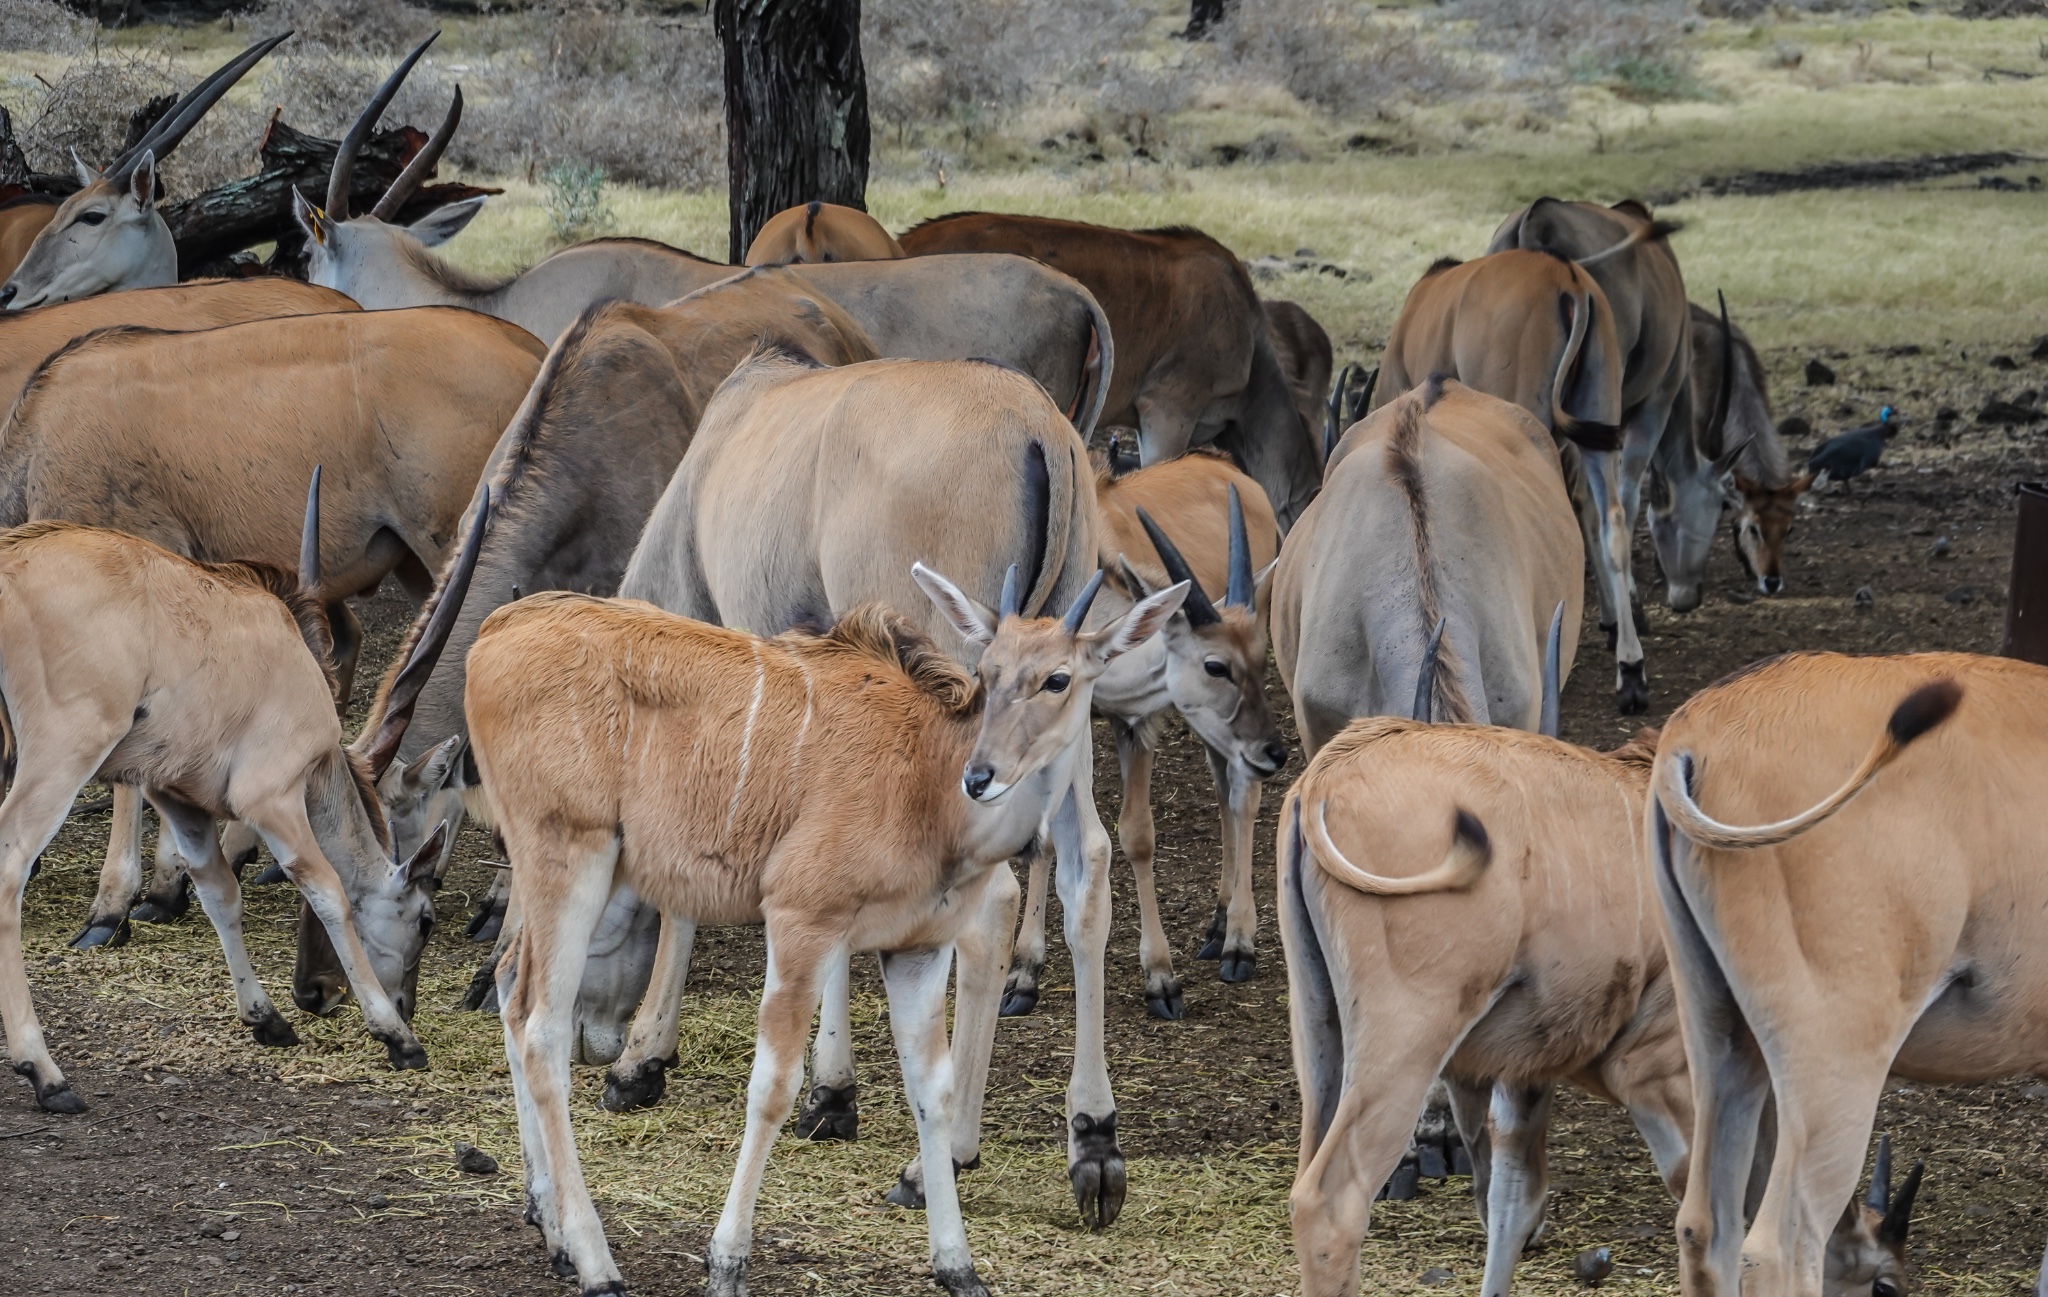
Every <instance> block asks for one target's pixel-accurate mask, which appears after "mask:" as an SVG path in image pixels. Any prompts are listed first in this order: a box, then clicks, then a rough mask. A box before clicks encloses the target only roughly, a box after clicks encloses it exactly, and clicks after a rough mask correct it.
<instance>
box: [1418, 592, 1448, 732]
mask: <svg viewBox="0 0 2048 1297" xmlns="http://www.w3.org/2000/svg"><path fill="white" fill-rule="evenodd" d="M1450 622H1451V619H1450V618H1448V617H1439V618H1437V619H1436V629H1435V630H1433V631H1431V632H1430V633H1429V647H1427V648H1425V649H1423V650H1422V669H1421V670H1420V671H1417V672H1416V673H1415V706H1414V707H1413V708H1412V709H1410V711H1409V713H1408V714H1409V715H1410V716H1412V717H1414V718H1415V719H1416V720H1418V721H1421V722H1422V723H1423V724H1424V725H1429V724H1432V723H1433V722H1434V721H1435V720H1436V655H1437V650H1438V649H1440V648H1442V647H1443V642H1444V627H1446V626H1448V625H1450Z"/></svg>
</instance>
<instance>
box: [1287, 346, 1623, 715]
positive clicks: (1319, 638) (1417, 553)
mask: <svg viewBox="0 0 2048 1297" xmlns="http://www.w3.org/2000/svg"><path fill="white" fill-rule="evenodd" d="M1584 564H1585V558H1584V550H1583V548H1582V542H1581V540H1580V536H1579V528H1578V526H1577V524H1576V523H1574V522H1573V520H1572V515H1571V503H1570V501H1569V500H1568V499H1567V498H1566V497H1565V491H1564V479H1563V477H1562V475H1561V474H1560V472H1559V470H1558V452H1557V447H1556V445H1555V444H1554V443H1553V441H1552V440H1551V437H1550V434H1549V433H1547V432H1546V431H1544V428H1543V425H1542V424H1540V423H1538V422H1537V421H1536V419H1535V418H1534V416H1532V415H1530V414H1529V413H1528V412H1527V411H1525V410H1523V409H1522V408H1520V407H1519V406H1516V405H1513V404H1510V403H1509V402H1506V401H1502V400H1498V399H1496V398H1494V397H1491V396H1487V395H1485V394H1484V393H1482V392H1476V391H1474V390H1472V389H1471V388H1468V387H1466V386H1464V385H1463V384H1462V383H1459V382H1456V381H1450V380H1442V379H1437V378H1432V379H1431V380H1430V381H1429V382H1426V383H1424V384H1423V385H1422V386H1420V387H1417V388H1413V389H1411V390H1410V391H1409V392H1407V393H1406V394H1405V395H1403V396H1401V397H1400V398H1399V399H1397V400H1396V401H1394V402H1393V403H1392V404H1390V405H1383V406H1381V407H1380V409H1379V410H1378V411H1376V412H1375V413H1374V414H1372V415H1371V416H1369V417H1368V418H1367V419H1365V420H1364V421H1363V422H1361V423H1358V424H1355V425H1353V426H1352V428H1351V429H1350V431H1348V432H1347V433H1345V435H1344V438H1343V440H1342V441H1340V442H1339V443H1338V445H1337V450H1336V454H1335V455H1333V456H1332V457H1331V461H1330V475H1329V480H1328V481H1327V482H1326V483H1325V485H1324V487H1323V493H1322V494H1321V495H1320V496H1318V497H1317V499H1316V503H1315V504H1313V505H1311V506H1310V507H1309V510H1308V512H1307V513H1304V514H1303V515H1302V520H1301V522H1300V523H1299V524H1298V525H1297V526H1296V528H1295V532H1294V534H1293V535H1292V536H1290V537H1289V539H1288V543H1287V544H1286V545H1285V546H1284V547H1283V548H1282V549H1281V552H1280V566H1279V569H1278V572H1277V573H1276V575H1275V577H1274V583H1275V589H1274V595H1273V609H1272V623H1273V650H1274V657H1275V659H1276V661H1277V662H1278V664H1279V668H1280V678H1281V679H1282V680H1283V681H1285V682H1286V685H1287V690H1288V693H1289V695H1290V696H1291V697H1292V699H1293V702H1294V718H1295V725H1296V726H1297V727H1298V728H1299V729H1300V731H1301V740H1302V744H1303V746H1304V747H1306V748H1307V750H1308V751H1309V752H1310V753H1311V754H1313V753H1314V752H1316V751H1318V750H1319V749H1320V748H1321V747H1322V746H1323V745H1324V744H1325V743H1328V742H1329V741H1330V740H1331V739H1332V738H1334V737H1335V736H1336V734H1337V732H1338V731H1339V730H1341V729H1343V728H1344V727H1345V726H1346V725H1347V724H1349V723H1350V722H1351V721H1353V720H1355V719H1357V718H1359V717H1363V716H1386V715H1395V716H1406V715H1410V714H1412V713H1413V711H1414V708H1413V707H1411V704H1410V701H1409V700H1410V698H1411V696H1412V695H1413V692H1414V690H1415V685H1416V681H1417V679H1418V678H1421V676H1422V662H1423V660H1424V656H1425V652H1426V646H1428V645H1429V644H1431V643H1432V642H1433V640H1432V628H1434V627H1437V626H1438V625H1439V624H1447V631H1446V633H1445V635H1444V638H1443V642H1442V646H1441V652H1442V662H1443V668H1442V670H1441V671H1439V672H1437V673H1436V674H1435V676H1434V677H1433V684H1432V689H1431V695H1430V698H1429V699H1428V700H1427V705H1428V711H1429V716H1427V717H1425V718H1424V719H1430V718H1434V719H1438V720H1448V721H1456V722H1469V723H1474V724H1481V725H1487V724H1491V725H1508V726H1513V727H1516V728H1520V729H1534V728H1535V727H1536V725H1537V723H1538V721H1539V720H1540V719H1541V715H1542V702H1543V699H1542V688H1541V683H1542V664H1543V643H1544V628H1545V627H1546V626H1547V625H1548V624H1549V623H1550V622H1551V620H1552V618H1553V615H1554V614H1555V612H1556V610H1557V609H1558V608H1559V607H1560V606H1561V607H1562V608H1563V613H1562V616H1563V632H1562V633H1563V650H1562V651H1563V659H1562V660H1563V669H1564V671H1565V673H1566V674H1569V673H1570V671H1571V663H1572V659H1573V656H1574V654H1575V653H1576V652H1577V648H1578V628H1579V613H1580V609H1581V600H1582V598H1583V582H1584V577H1583V575H1582V573H1583V571H1584Z"/></svg>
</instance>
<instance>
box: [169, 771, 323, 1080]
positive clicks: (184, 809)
mask: <svg viewBox="0 0 2048 1297" xmlns="http://www.w3.org/2000/svg"><path fill="white" fill-rule="evenodd" d="M149 802H150V805H151V806H153V807H155V808H156V815H157V822H158V824H160V825H161V826H162V827H161V829H160V830H159V832H161V834H162V835H163V836H164V837H166V838H170V837H175V838H176V846H177V849H178V854H179V855H180V856H182V857H183V858H184V859H185V860H186V862H187V863H188V866H189V868H190V870H191V874H192V887H193V890H194V891H196V892H198V893H199V907H200V908H201V909H202V910H204V911H205V912H206V917H207V920H208V921H209V922H211V923H212V924H213V931H214V935H215V936H217V937H219V938H220V950H221V954H222V955H223V956H225V957H226V959H227V962H228V974H229V976H230V977H232V978H233V979H234V985H235V1008H236V1010H237V1011H238V1012H239V1014H240V1016H241V1019H242V1025H243V1026H245V1027H247V1028H249V1033H250V1035H252V1036H253V1037H255V1040H256V1043H257V1044H259V1045H263V1046H267V1047H269V1048H273V1049H282V1048H286V1047H288V1046H292V1045H296V1044H298V1043H299V1034H298V1033H297V1032H295V1031H293V1030H292V1026H291V1024H290V1023H288V1022H286V1021H285V1020H284V1015H283V1014H281V1013H279V1012H278V1011H277V1006H276V1005H274V1004H272V1003H271V1002H270V996H269V995H267V994H265V993H264V990H263V983H262V982H261V981H260V980H259V979H258V978H257V976H256V967H255V965H254V964H252V963H251V962H250V960H249V948H248V945H247V944H246V943H245V941H244V940H243V936H242V885H241V883H240V882H239V881H238V880H237V879H236V878H235V871H234V870H232V869H230V868H229V867H228V862H227V858H226V857H225V856H223V855H222V854H221V850H220V840H219V838H218V837H216V836H215V833H214V823H213V816H211V815H209V814H207V813H206V812H205V811H203V810H200V809H199V808H198V807H196V806H189V805H186V804H184V803H181V802H177V801H173V800H171V799H170V798H168V797H166V796H165V795H164V794H163V793H160V792H158V793H153V794H151V795H150V799H149Z"/></svg>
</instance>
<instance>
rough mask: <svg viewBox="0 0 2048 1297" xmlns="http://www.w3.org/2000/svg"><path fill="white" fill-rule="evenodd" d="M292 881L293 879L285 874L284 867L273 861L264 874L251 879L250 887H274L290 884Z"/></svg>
mask: <svg viewBox="0 0 2048 1297" xmlns="http://www.w3.org/2000/svg"><path fill="white" fill-rule="evenodd" d="M290 881H291V879H290V878H289V877H288V876H286V874H285V872H284V866H283V865H280V864H278V863H277V862H276V861H275V860H273V861H271V862H270V863H269V864H268V865H266V866H265V867H264V869H263V872H262V873H260V874H258V875H256V876H255V877H254V878H252V879H250V880H249V883H248V885H249V886H250V887H272V886H275V885H276V884H278V883H288V882H290Z"/></svg>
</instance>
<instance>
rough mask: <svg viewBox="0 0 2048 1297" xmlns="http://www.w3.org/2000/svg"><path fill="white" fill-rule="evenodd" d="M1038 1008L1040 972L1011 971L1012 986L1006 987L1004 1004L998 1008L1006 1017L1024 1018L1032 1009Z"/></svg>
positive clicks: (999, 1012) (1001, 1014) (1000, 1013)
mask: <svg viewBox="0 0 2048 1297" xmlns="http://www.w3.org/2000/svg"><path fill="white" fill-rule="evenodd" d="M1034 1008H1038V973H1036V971H1030V973H1022V971H1016V969H1012V971H1010V986H1006V988H1004V1006H1001V1008H999V1010H997V1014H999V1016H1004V1018H1022V1016H1024V1014H1028V1012H1030V1010H1034Z"/></svg>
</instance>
